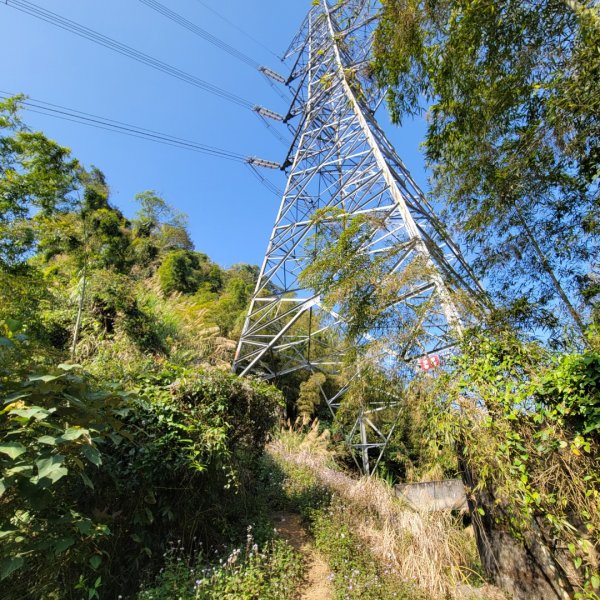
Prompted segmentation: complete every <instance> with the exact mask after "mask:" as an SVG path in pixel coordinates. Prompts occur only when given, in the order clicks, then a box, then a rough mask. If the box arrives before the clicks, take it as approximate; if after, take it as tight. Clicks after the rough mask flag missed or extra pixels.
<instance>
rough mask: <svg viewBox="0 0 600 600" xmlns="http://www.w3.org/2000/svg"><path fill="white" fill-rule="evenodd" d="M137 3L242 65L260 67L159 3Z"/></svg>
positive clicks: (148, 1)
mask: <svg viewBox="0 0 600 600" xmlns="http://www.w3.org/2000/svg"><path fill="white" fill-rule="evenodd" d="M139 1H140V2H141V3H142V4H145V5H146V6H148V7H149V8H151V9H152V10H154V11H156V12H158V13H159V14H161V15H163V16H164V17H166V18H167V19H170V20H171V21H174V22H175V23H177V24H178V25H181V27H184V28H185V29H187V30H189V31H191V32H192V33H193V34H195V35H197V36H198V37H200V38H202V39H203V40H206V41H207V42H209V43H211V44H213V46H216V47H217V48H220V49H221V50H223V51H224V52H227V53H228V54H230V55H231V56H233V57H234V58H237V59H238V60H240V61H242V62H243V63H245V64H247V65H248V66H250V67H253V68H255V69H258V67H259V66H260V64H259V63H258V62H256V61H255V60H254V59H253V58H251V57H250V56H248V55H247V54H244V53H243V52H241V51H240V50H237V49H236V48H234V47H233V46H231V45H230V44H228V43H227V42H225V41H223V40H222V39H220V38H218V37H217V36H215V35H213V34H212V33H209V32H208V31H206V30H205V29H202V28H201V27H199V26H198V25H196V24H195V23H192V22H191V21H189V20H188V19H186V18H185V17H183V16H182V15H180V14H178V13H176V12H175V11H172V10H171V9H170V8H167V7H166V6H164V5H163V4H161V3H160V2H156V0H139Z"/></svg>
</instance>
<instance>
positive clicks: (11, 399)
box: [2, 392, 31, 404]
mask: <svg viewBox="0 0 600 600" xmlns="http://www.w3.org/2000/svg"><path fill="white" fill-rule="evenodd" d="M29 396H31V394H30V393H28V392H14V393H12V394H9V395H8V396H6V397H5V398H4V400H3V401H2V404H10V403H11V402H16V401H17V400H21V399H23V398H28V397H29Z"/></svg>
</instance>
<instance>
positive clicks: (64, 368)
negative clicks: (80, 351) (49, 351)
mask: <svg viewBox="0 0 600 600" xmlns="http://www.w3.org/2000/svg"><path fill="white" fill-rule="evenodd" d="M80 367H81V365H68V364H66V363H62V364H60V365H58V368H59V369H61V370H62V371H72V370H73V369H79V368H80Z"/></svg>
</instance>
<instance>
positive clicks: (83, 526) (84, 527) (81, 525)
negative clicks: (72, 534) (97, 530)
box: [77, 519, 93, 535]
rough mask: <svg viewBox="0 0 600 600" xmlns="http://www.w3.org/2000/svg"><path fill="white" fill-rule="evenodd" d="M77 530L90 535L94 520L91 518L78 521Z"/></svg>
mask: <svg viewBox="0 0 600 600" xmlns="http://www.w3.org/2000/svg"><path fill="white" fill-rule="evenodd" d="M77 530H78V531H79V533H81V534H83V535H89V534H90V533H92V530H93V526H92V522H91V521H90V520H89V519H85V520H84V521H77Z"/></svg>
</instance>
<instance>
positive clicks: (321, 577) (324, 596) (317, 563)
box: [273, 512, 334, 600]
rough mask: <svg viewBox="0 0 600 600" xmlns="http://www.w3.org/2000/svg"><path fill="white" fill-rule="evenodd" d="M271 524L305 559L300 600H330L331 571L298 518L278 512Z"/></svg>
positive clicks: (331, 593)
mask: <svg viewBox="0 0 600 600" xmlns="http://www.w3.org/2000/svg"><path fill="white" fill-rule="evenodd" d="M273 522H274V523H275V528H276V529H277V532H278V533H279V535H280V536H281V537H282V538H283V539H284V540H286V541H287V542H288V543H289V544H290V545H291V546H292V547H293V548H294V549H295V550H296V551H297V552H299V553H300V554H302V556H304V558H305V559H306V563H307V572H306V580H305V584H304V587H303V588H302V590H301V595H300V600H332V599H333V597H334V593H333V586H332V585H331V581H330V579H329V576H330V574H331V571H330V569H329V566H328V565H327V562H325V560H324V559H323V557H322V556H321V555H320V554H319V552H318V551H317V549H316V548H315V547H314V544H313V543H312V541H311V539H310V537H309V535H308V533H307V532H306V530H305V529H304V527H302V521H301V519H300V516H299V515H296V514H294V513H288V512H278V513H275V514H274V515H273Z"/></svg>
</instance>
